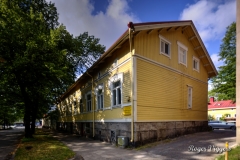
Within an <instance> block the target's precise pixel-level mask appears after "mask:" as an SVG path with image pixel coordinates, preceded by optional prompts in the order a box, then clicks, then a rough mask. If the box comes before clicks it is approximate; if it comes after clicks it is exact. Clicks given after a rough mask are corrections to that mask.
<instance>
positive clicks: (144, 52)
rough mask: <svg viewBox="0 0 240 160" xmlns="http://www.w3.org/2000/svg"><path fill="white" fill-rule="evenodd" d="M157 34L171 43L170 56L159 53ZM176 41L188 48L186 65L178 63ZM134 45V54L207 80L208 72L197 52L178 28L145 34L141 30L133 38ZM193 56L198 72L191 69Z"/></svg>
mask: <svg viewBox="0 0 240 160" xmlns="http://www.w3.org/2000/svg"><path fill="white" fill-rule="evenodd" d="M159 34H160V35H161V36H162V37H164V38H165V39H167V40H168V41H169V42H170V43H171V57H170V58H169V57H167V56H165V55H163V54H160V38H159ZM177 41H179V42H180V43H182V44H184V45H185V46H186V47H187V48H188V52H187V67H186V66H185V65H182V64H179V63H178V45H177ZM134 47H135V51H136V54H138V55H141V56H144V57H146V58H148V59H151V60H154V61H156V62H159V63H161V64H163V65H166V66H169V67H171V68H173V69H176V70H178V71H180V72H184V73H186V74H188V75H190V76H193V77H196V78H197V79H200V80H202V81H207V78H208V74H207V71H206V69H205V67H204V66H203V63H202V61H201V60H202V59H200V58H199V55H198V53H197V52H196V51H195V50H194V48H193V46H192V44H191V43H190V42H189V40H188V39H187V37H186V36H185V35H184V34H182V32H181V31H180V30H177V31H168V32H167V31H163V32H160V33H158V32H157V30H156V31H153V32H151V33H150V34H147V33H146V32H141V33H140V34H138V35H137V36H136V37H135V39H134ZM193 56H194V57H196V58H199V60H200V66H199V67H200V72H197V71H195V70H193Z"/></svg>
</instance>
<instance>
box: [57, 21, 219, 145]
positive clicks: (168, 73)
mask: <svg viewBox="0 0 240 160" xmlns="http://www.w3.org/2000/svg"><path fill="white" fill-rule="evenodd" d="M128 26H129V29H128V30H126V32H124V33H123V35H122V36H121V37H120V38H119V39H118V40H117V41H116V42H115V43H114V44H113V45H112V46H111V47H110V48H109V49H108V50H107V51H106V52H105V53H104V54H103V55H102V56H101V57H100V58H99V59H98V60H97V61H96V62H95V63H94V64H93V66H92V67H91V68H89V69H88V70H87V71H86V72H85V73H84V74H83V75H82V76H81V77H80V78H79V79H78V80H77V81H76V82H75V83H74V84H73V85H72V86H71V87H70V88H69V90H68V91H67V92H66V93H65V94H64V95H62V97H61V98H60V102H59V104H58V109H59V110H60V113H61V117H60V119H59V123H58V128H59V129H66V130H69V131H71V132H75V133H79V134H81V135H90V136H93V137H95V138H99V139H102V140H106V141H111V139H112V138H113V137H115V136H116V135H123V136H127V137H129V139H130V140H131V142H134V143H135V144H137V142H143V141H146V140H149V139H153V138H166V137H172V136H177V135H181V134H185V133H191V132H196V131H200V130H204V129H205V128H206V127H207V117H208V116H207V115H208V114H207V112H208V79H209V78H211V77H213V76H216V75H217V71H216V68H215V66H214V64H213V62H212V60H211V58H210V56H209V54H208V52H207V50H206V48H205V46H204V44H203V42H202V40H201V38H200V36H199V34H198V32H197V30H196V28H195V26H194V24H193V22H192V21H171V22H170V21H169V22H152V23H136V24H133V23H129V25H128Z"/></svg>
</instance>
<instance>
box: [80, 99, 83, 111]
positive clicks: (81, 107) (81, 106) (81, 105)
mask: <svg viewBox="0 0 240 160" xmlns="http://www.w3.org/2000/svg"><path fill="white" fill-rule="evenodd" d="M79 105H80V113H83V101H82V98H81V99H80V101H79Z"/></svg>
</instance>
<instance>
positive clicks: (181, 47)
mask: <svg viewBox="0 0 240 160" xmlns="http://www.w3.org/2000/svg"><path fill="white" fill-rule="evenodd" d="M177 45H178V63H180V64H183V65H185V66H186V67H187V52H188V48H187V47H186V46H185V45H183V44H182V43H181V42H179V41H177ZM181 50H184V51H185V52H184V53H182V52H181ZM183 56H184V57H183ZM182 59H183V60H182ZM184 60H185V63H184Z"/></svg>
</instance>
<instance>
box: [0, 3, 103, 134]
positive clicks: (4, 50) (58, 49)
mask: <svg viewBox="0 0 240 160" xmlns="http://www.w3.org/2000/svg"><path fill="white" fill-rule="evenodd" d="M57 20H58V15H57V10H56V8H55V6H54V5H53V4H52V3H51V2H50V3H48V2H46V1H45V0H31V1H29V0H16V1H11V0H2V1H0V37H1V39H0V44H1V47H0V73H1V74H0V104H1V103H2V104H4V105H3V106H6V107H8V109H7V110H8V111H9V112H10V113H13V111H12V110H10V108H11V109H13V110H14V113H15V112H16V113H20V112H17V111H18V110H19V111H22V113H24V121H25V126H26V128H25V136H26V134H29V137H31V134H30V133H29V132H30V129H29V126H30V121H32V124H33V125H34V124H35V120H36V119H38V118H41V116H42V115H43V114H44V113H46V112H47V110H48V109H49V106H50V105H52V104H54V103H55V102H56V100H57V99H58V97H59V96H60V95H61V94H62V93H64V92H65V91H66V90H67V88H68V87H69V86H70V85H71V84H72V83H73V82H74V79H75V77H76V76H75V73H76V72H77V71H84V70H86V69H87V68H88V67H89V65H91V64H92V63H94V62H95V60H96V59H97V58H99V57H100V55H101V54H102V53H103V52H104V50H105V47H104V46H102V45H100V44H98V43H99V39H96V38H94V37H93V36H89V35H88V33H87V32H86V33H83V34H80V35H79V36H77V37H73V36H72V35H71V34H70V33H69V32H68V31H67V30H66V27H65V26H64V25H58V21H57ZM79 67H81V68H79ZM1 113H2V114H3V113H4V112H3V110H0V114H1ZM34 128H35V127H34V126H32V129H34Z"/></svg>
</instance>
